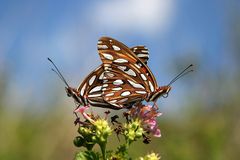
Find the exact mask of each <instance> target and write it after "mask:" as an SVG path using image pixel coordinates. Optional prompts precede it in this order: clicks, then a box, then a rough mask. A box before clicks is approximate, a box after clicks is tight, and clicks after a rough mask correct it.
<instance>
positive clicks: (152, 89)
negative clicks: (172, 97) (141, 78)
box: [148, 81, 154, 92]
mask: <svg viewBox="0 0 240 160" xmlns="http://www.w3.org/2000/svg"><path fill="white" fill-rule="evenodd" d="M148 83H149V86H150V90H151V92H153V91H154V88H153V85H152V83H151V82H150V81H148Z"/></svg>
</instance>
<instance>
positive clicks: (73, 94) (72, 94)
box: [65, 87, 83, 105]
mask: <svg viewBox="0 0 240 160" xmlns="http://www.w3.org/2000/svg"><path fill="white" fill-rule="evenodd" d="M65 91H66V93H67V96H68V97H72V98H73V99H74V100H75V102H77V103H78V104H80V105H82V104H83V102H82V100H81V98H80V97H79V92H78V91H77V90H76V89H75V88H72V87H65Z"/></svg>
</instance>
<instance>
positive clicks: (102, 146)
mask: <svg viewBox="0 0 240 160" xmlns="http://www.w3.org/2000/svg"><path fill="white" fill-rule="evenodd" d="M106 144H107V143H106V142H104V143H101V144H99V145H100V148H101V151H102V156H103V160H106Z"/></svg>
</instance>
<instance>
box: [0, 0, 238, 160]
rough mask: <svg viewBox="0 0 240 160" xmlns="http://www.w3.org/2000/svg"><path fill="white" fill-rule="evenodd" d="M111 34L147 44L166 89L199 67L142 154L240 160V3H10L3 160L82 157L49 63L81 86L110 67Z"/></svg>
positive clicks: (4, 24) (0, 83) (2, 83)
mask: <svg viewBox="0 0 240 160" xmlns="http://www.w3.org/2000/svg"><path fill="white" fill-rule="evenodd" d="M101 36H110V37H113V38H116V39H118V40H119V41H122V42H124V43H125V44H126V45H128V46H134V45H140V44H144V45H146V46H147V47H148V48H149V50H150V60H149V67H150V68H151V70H152V71H153V73H154V75H155V76H156V79H157V80H158V82H159V85H164V84H167V83H168V82H169V81H170V80H171V79H172V78H173V77H174V75H176V74H177V73H179V72H180V71H181V70H182V69H183V68H184V67H185V66H187V65H188V64H190V63H193V64H194V65H195V67H194V70H195V71H194V73H191V74H189V75H187V76H185V77H184V78H182V79H181V80H178V81H177V82H176V83H175V84H173V89H172V91H171V93H170V95H169V97H168V98H166V99H163V98H161V99H159V101H158V104H159V106H160V110H161V111H162V113H163V116H161V117H160V118H159V126H160V128H161V132H162V137H161V138H155V139H152V143H151V144H149V145H144V144H142V143H141V142H139V143H137V144H135V145H134V146H132V148H131V150H130V154H131V155H132V156H134V157H138V156H141V155H144V154H145V153H149V152H150V151H155V152H158V153H160V155H161V157H162V158H163V159H166V160H192V159H194V160H198V159H199V160H203V159H209V160H226V159H228V160H235V159H236V160H237V159H239V157H240V152H239V150H240V136H239V135H240V118H239V114H240V106H239V104H240V98H239V95H240V85H239V82H240V70H239V68H240V64H239V62H240V56H239V53H240V2H239V1H238V0H220V1H219V0H218V1H217V0H202V1H191V0H182V1H177V0H122V1H110V0H103V1H61V0H60V1H57V0H53V1H51V2H50V1H47V0H43V1H30V0H29V1H28V0H24V1H14V0H13V1H0V88H1V92H0V159H3V160H13V159H18V160H22V159H24V160H27V159H39V160H40V159H41V160H45V159H72V158H73V157H74V154H75V153H76V152H77V151H79V148H75V147H74V146H73V143H72V140H73V138H74V137H75V136H76V135H77V127H76V126H74V124H73V121H74V119H75V117H74V115H73V114H72V111H73V108H74V103H73V100H72V99H70V98H67V96H66V94H65V91H64V84H63V83H62V82H61V81H60V80H59V79H58V77H57V76H56V75H55V74H54V73H53V72H51V69H50V68H51V65H50V64H49V63H48V62H47V60H46V58H47V57H51V58H52V59H53V60H54V61H55V63H56V64H57V65H58V66H59V68H60V70H61V71H62V72H63V74H64V75H65V77H66V79H67V81H68V82H69V84H71V86H73V87H77V86H78V84H79V83H80V82H81V81H82V80H83V79H84V77H85V76H86V75H87V74H88V73H89V72H90V71H91V70H93V69H94V68H95V67H97V66H98V65H99V64H100V63H101V62H100V59H99V57H98V54H97V50H96V44H97V40H98V38H99V37H101ZM93 111H94V112H97V113H100V112H103V111H105V110H102V109H95V108H94V109H93ZM113 114H118V112H114V113H113ZM119 114H120V113H119ZM110 142H111V143H110V144H109V147H114V143H116V137H113V139H112V140H111V141H110Z"/></svg>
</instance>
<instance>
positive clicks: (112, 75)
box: [105, 73, 114, 77]
mask: <svg viewBox="0 0 240 160" xmlns="http://www.w3.org/2000/svg"><path fill="white" fill-rule="evenodd" d="M105 76H106V77H114V74H113V73H105Z"/></svg>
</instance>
